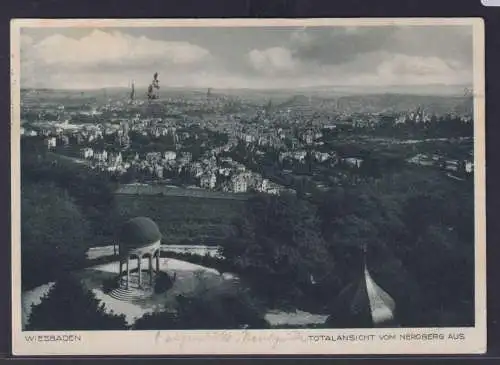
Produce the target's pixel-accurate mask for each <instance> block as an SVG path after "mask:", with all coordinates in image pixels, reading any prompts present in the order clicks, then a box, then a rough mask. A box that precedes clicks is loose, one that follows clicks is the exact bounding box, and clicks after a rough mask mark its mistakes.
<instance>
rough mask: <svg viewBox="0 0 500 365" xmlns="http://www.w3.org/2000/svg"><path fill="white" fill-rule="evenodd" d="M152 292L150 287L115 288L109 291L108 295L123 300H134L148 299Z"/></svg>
mask: <svg viewBox="0 0 500 365" xmlns="http://www.w3.org/2000/svg"><path fill="white" fill-rule="evenodd" d="M153 294H154V293H153V290H152V289H149V290H148V289H135V288H129V289H125V288H116V289H113V290H112V291H111V292H110V293H109V296H110V297H111V298H114V299H117V300H121V301H123V302H135V301H140V300H144V299H148V298H149V297H151V296H153Z"/></svg>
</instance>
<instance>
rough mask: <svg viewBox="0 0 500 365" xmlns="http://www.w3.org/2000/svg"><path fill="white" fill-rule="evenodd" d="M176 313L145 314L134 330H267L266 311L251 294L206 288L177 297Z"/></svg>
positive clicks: (236, 290)
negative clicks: (264, 311) (264, 313)
mask: <svg viewBox="0 0 500 365" xmlns="http://www.w3.org/2000/svg"><path fill="white" fill-rule="evenodd" d="M177 301H178V310H177V311H176V312H169V311H164V312H155V313H151V314H145V315H144V316H143V317H142V318H140V319H139V320H137V321H136V323H135V324H134V329H142V330H153V329H156V330H162V329H163V330H165V329H239V328H249V329H252V328H259V329H263V328H268V327H269V325H268V323H267V322H266V321H265V319H264V317H263V309H262V308H261V307H260V306H259V305H258V304H257V303H256V301H255V300H254V299H253V298H252V296H251V294H250V293H249V291H248V290H245V289H241V288H238V289H236V288H235V289H231V290H222V291H221V290H208V289H206V288H203V285H200V287H199V288H198V289H197V291H196V292H195V293H194V294H193V295H191V296H185V297H184V296H178V297H177Z"/></svg>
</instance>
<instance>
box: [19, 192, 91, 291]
mask: <svg viewBox="0 0 500 365" xmlns="http://www.w3.org/2000/svg"><path fill="white" fill-rule="evenodd" d="M21 194H22V199H21V217H22V224H21V245H22V254H21V256H22V283H23V287H25V288H30V287H34V286H36V285H40V284H43V283H45V282H47V281H49V280H53V279H55V278H58V277H61V276H64V275H65V273H67V272H69V271H70V270H73V269H75V268H77V267H80V266H81V265H82V264H83V263H84V260H85V253H86V250H87V247H88V245H89V242H90V241H91V237H92V236H91V231H90V228H89V222H88V221H87V219H86V218H85V216H84V215H83V214H82V213H81V210H80V209H79V207H78V206H77V205H76V204H75V203H74V201H73V199H71V198H70V197H69V196H68V194H67V193H66V192H65V191H64V190H62V189H61V188H58V187H57V186H55V185H53V184H51V183H39V184H25V185H23V188H22V193H21Z"/></svg>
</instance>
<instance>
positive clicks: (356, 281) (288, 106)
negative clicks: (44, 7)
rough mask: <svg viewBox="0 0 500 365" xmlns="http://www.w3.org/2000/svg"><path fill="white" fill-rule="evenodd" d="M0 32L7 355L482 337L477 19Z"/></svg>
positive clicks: (123, 25)
mask: <svg viewBox="0 0 500 365" xmlns="http://www.w3.org/2000/svg"><path fill="white" fill-rule="evenodd" d="M12 30H13V33H12V39H13V45H12V60H13V66H12V95H13V99H12V100H13V105H12V110H13V115H12V123H11V124H12V146H13V147H12V212H13V215H12V217H13V233H12V237H13V241H12V260H13V263H12V269H13V287H14V288H13V312H14V313H13V334H14V347H15V348H16V349H17V350H16V349H15V351H18V352H19V353H21V354H45V353H47V354H89V355H90V354H94V353H93V352H92V351H95V353H96V354H97V353H99V354H106V353H107V352H106V351H107V350H106V348H109V353H113V354H163V353H178V354H190V353H202V354H217V353H262V352H263V351H264V352H265V351H268V352H269V353H271V352H273V353H326V354H329V353H332V354H335V353H401V352H403V353H411V352H415V353H420V352H424V353H433V352H435V353H440V352H441V351H442V352H444V353H455V352H456V353H461V352H471V353H472V352H478V351H484V350H485V344H486V337H485V335H486V322H485V308H486V307H485V305H486V304H485V286H486V284H485V246H486V238H485V223H484V219H485V208H484V199H485V182H484V169H485V166H484V165H485V162H484V122H485V121H484V49H483V47H484V45H483V44H482V43H484V40H483V37H484V35H483V33H482V32H484V30H483V25H482V23H481V21H480V20H477V19H472V18H471V19H465V18H464V19H458V18H457V19H434V20H430V19H404V18H401V19H391V20H385V21H384V20H382V19H378V20H377V19H376V18H373V19H364V20H363V19H362V18H360V19H338V20H336V19H317V20H312V19H309V20H287V21H285V20H283V21H278V20H272V19H260V20H257V19H254V20H248V19H247V20H246V21H244V20H235V19H233V20H190V21H182V20H177V21H173V20H170V21H169V20H142V21H141V20H135V21H132V20H130V21H127V20H96V19H94V20H87V21H85V20H72V21H70V20H45V21H40V20H28V19H25V20H22V19H21V20H18V21H17V22H16V21H15V22H14V23H13V25H12ZM194 333H197V334H198V336H202V335H203V333H206V334H210V339H209V340H207V341H206V342H205V341H203V340H200V338H197V339H193V337H189V336H194V335H193V334H194ZM232 334H234V336H233V335H232ZM282 335H283V336H289V338H288V339H287V340H285V339H283V340H280V339H279V338H280V337H279V336H282ZM106 336H108V337H107V338H109V341H108V342H106V343H103V341H104V340H103V339H105V338H106ZM109 336H113V337H112V338H111V337H109ZM121 336H123V341H122V340H121V338H122V337H121ZM144 336H149V337H147V338H146V337H144ZM182 336H188V337H186V338H184V339H181V338H182ZM218 336H219V337H218ZM231 336H233V337H231ZM238 336H240V337H238ZM241 336H242V337H241ZM259 336H263V337H262V338H261V339H259V338H260V337H259ZM97 338H99V340H97ZM236 338H238V339H236ZM233 339H235V340H234V341H236V342H235V343H236V345H235V344H234V343H232V341H233ZM176 341H177V342H176ZM218 341H219V342H221V343H222V344H221V345H220V347H217V346H218V345H216V343H218ZM111 342H112V343H111ZM180 343H182V345H179V346H178V344H180ZM169 346H170V347H169ZM238 346H241V350H238ZM92 349H94V350H92Z"/></svg>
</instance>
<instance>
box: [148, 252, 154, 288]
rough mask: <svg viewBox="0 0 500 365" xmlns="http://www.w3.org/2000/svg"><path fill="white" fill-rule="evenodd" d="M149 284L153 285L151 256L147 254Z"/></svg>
mask: <svg viewBox="0 0 500 365" xmlns="http://www.w3.org/2000/svg"><path fill="white" fill-rule="evenodd" d="M148 259H149V285H153V256H151V255H149V257H148Z"/></svg>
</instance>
